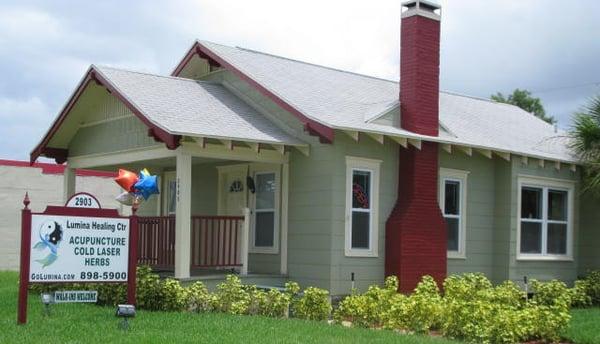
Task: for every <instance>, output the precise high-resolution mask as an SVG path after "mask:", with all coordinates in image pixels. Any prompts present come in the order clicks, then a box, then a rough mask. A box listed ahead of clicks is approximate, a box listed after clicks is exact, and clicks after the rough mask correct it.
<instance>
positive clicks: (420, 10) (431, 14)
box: [402, 0, 442, 20]
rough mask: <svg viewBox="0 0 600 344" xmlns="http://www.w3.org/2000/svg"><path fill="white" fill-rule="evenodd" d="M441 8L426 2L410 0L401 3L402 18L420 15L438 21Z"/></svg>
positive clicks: (426, 0) (425, 0) (424, 0)
mask: <svg viewBox="0 0 600 344" xmlns="http://www.w3.org/2000/svg"><path fill="white" fill-rule="evenodd" d="M441 11H442V7H441V6H440V5H438V4H436V3H433V2H431V1H428V0H410V1H405V2H403V3H402V18H406V17H411V16H414V15H420V16H423V17H427V18H430V19H434V20H440V17H441Z"/></svg>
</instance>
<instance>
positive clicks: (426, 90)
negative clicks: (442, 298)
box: [31, 0, 600, 295]
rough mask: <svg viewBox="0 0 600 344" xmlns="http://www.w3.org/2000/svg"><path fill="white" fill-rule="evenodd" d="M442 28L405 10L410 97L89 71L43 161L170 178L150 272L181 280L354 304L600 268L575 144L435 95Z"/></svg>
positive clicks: (226, 50)
mask: <svg viewBox="0 0 600 344" xmlns="http://www.w3.org/2000/svg"><path fill="white" fill-rule="evenodd" d="M439 10H440V7H439V6H438V5H435V4H432V3H430V2H428V1H424V0H411V1H408V2H406V3H404V5H403V12H402V24H401V26H402V27H401V39H402V40H401V61H400V65H401V68H400V70H401V72H400V74H401V75H400V76H401V77H400V82H399V83H398V82H396V81H391V80H383V79H379V78H374V77H370V76H365V75H360V74H356V73H350V72H346V71H341V70H337V69H333V68H328V67H324V66H318V65H314V64H310V63H305V62H301V61H296V60H292V59H289V58H284V57H280V56H273V55H270V54H266V53H262V52H257V51H252V50H248V49H243V48H239V47H229V46H223V45H219V44H216V43H212V42H205V41H196V42H194V44H193V45H192V47H191V48H190V49H189V51H188V52H187V53H186V54H185V56H184V57H183V59H182V60H181V62H180V63H179V64H178V65H177V66H176V67H175V69H174V70H173V72H172V73H171V75H170V76H163V75H152V74H147V73H139V72H133V71H127V70H121V69H116V68H112V67H101V66H94V65H93V66H91V67H90V68H89V70H88V71H87V73H86V74H85V75H84V77H83V79H82V80H81V82H80V83H79V86H78V87H77V89H76V91H75V92H74V93H73V95H72V96H71V98H70V99H69V100H68V102H67V104H66V105H65V107H64V109H63V110H62V111H61V112H60V114H59V115H58V117H57V119H56V120H55V121H54V123H53V124H52V126H51V127H50V128H49V130H48V132H47V134H46V135H45V136H44V137H43V139H42V140H41V142H40V143H39V144H38V145H37V147H35V149H34V150H33V152H32V153H31V161H32V162H34V161H36V159H37V158H38V157H40V156H45V157H48V158H54V159H55V161H56V162H57V163H64V162H67V163H68V167H67V171H69V170H72V169H74V168H86V169H96V170H106V171H115V169H116V168H118V167H123V168H129V169H140V168H143V167H147V168H149V169H150V170H151V171H152V173H159V174H160V175H161V178H162V195H161V197H155V198H153V199H151V200H150V201H148V202H146V203H143V204H142V205H141V207H140V210H139V215H141V216H143V218H142V220H141V223H142V229H141V232H140V236H141V241H142V243H141V246H140V247H141V250H140V262H144V263H149V264H152V265H154V266H155V267H157V268H161V269H165V270H167V271H173V273H174V276H175V277H176V278H179V279H183V280H187V279H189V278H201V277H202V276H205V277H206V278H208V276H214V274H216V273H217V274H218V273H219V272H224V271H229V270H228V269H236V270H237V271H239V272H240V273H241V274H242V275H243V276H245V277H248V278H250V277H252V278H254V279H252V281H254V282H256V283H271V284H275V283H282V281H283V280H285V279H291V280H295V281H298V282H300V283H301V284H303V285H313V286H318V287H322V288H326V289H328V290H330V292H331V294H332V295H342V294H347V293H349V291H350V288H351V285H352V280H354V283H355V285H356V286H357V287H358V288H359V289H364V288H365V287H366V286H368V285H370V284H375V283H381V282H382V281H383V279H384V276H386V275H391V274H394V275H397V276H398V277H399V279H400V285H401V289H402V290H403V291H410V290H412V288H414V286H415V285H416V283H417V282H418V280H419V279H420V278H421V276H422V275H425V274H429V275H432V276H434V277H435V278H436V279H437V280H438V281H439V280H441V279H442V278H444V277H445V276H446V275H447V274H450V273H461V272H468V271H473V272H483V273H485V274H486V275H487V276H489V277H490V278H491V279H492V280H493V281H494V282H501V281H503V280H507V279H510V280H515V281H521V280H522V279H523V277H524V276H528V277H530V278H538V279H544V280H546V279H552V278H558V279H562V280H565V281H568V282H570V281H573V280H574V279H575V278H576V277H577V276H578V274H581V273H583V272H585V271H586V270H587V269H589V268H598V267H599V266H600V254H599V253H598V250H597V249H595V247H597V246H598V243H599V241H600V231H599V228H598V223H600V222H599V221H600V215H599V214H598V213H599V212H598V211H596V210H595V209H596V208H597V206H598V204H599V203H598V200H594V199H591V198H589V197H588V196H586V195H582V194H581V185H580V180H581V168H580V163H579V161H578V159H577V157H575V156H574V155H573V154H572V152H571V151H570V150H569V146H568V139H567V138H565V134H564V133H563V132H562V131H560V130H558V129H557V128H555V127H554V126H552V125H550V124H547V123H545V122H543V121H542V120H540V119H538V118H536V117H534V116H532V115H530V114H529V113H526V112H525V111H523V110H521V109H519V108H517V107H514V106H511V105H506V104H500V103H496V102H493V101H490V100H487V99H479V98H475V97H470V96H463V95H459V94H455V93H450V92H440V91H439V56H440V54H439V50H440V15H439ZM73 176H74V174H73V173H70V172H69V173H65V180H66V181H65V183H64V185H65V186H66V188H67V189H66V190H65V193H66V194H72V193H73V192H74V191H75V190H74V189H73V188H72V185H73V183H71V182H70V180H71V179H72V178H73ZM257 281H258V282H257Z"/></svg>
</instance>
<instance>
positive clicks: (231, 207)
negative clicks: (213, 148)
mask: <svg viewBox="0 0 600 344" xmlns="http://www.w3.org/2000/svg"><path fill="white" fill-rule="evenodd" d="M218 169H219V200H218V202H219V206H218V213H219V215H223V216H242V215H243V209H244V208H245V207H247V204H248V202H247V199H248V196H247V195H248V191H247V185H246V177H247V176H248V165H245V164H244V165H227V166H219V167H218Z"/></svg>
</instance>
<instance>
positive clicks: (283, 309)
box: [258, 289, 291, 318]
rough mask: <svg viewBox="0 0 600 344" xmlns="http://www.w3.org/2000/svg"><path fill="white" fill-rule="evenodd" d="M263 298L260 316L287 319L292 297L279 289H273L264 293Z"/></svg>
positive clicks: (260, 305) (260, 304) (259, 308)
mask: <svg viewBox="0 0 600 344" xmlns="http://www.w3.org/2000/svg"><path fill="white" fill-rule="evenodd" d="M262 295H263V297H262V298H261V299H260V303H259V307H258V310H259V311H258V314H260V315H264V316H268V317H274V318H281V317H287V316H288V314H289V308H290V297H291V296H290V295H289V294H287V293H282V292H280V291H279V290H277V289H271V290H269V291H267V292H263V293H262Z"/></svg>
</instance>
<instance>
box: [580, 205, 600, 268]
mask: <svg viewBox="0 0 600 344" xmlns="http://www.w3.org/2000/svg"><path fill="white" fill-rule="evenodd" d="M579 224H580V227H579V228H580V229H581V230H580V235H579V257H580V259H579V275H585V273H586V272H588V271H589V270H600V197H598V196H593V195H590V194H585V195H583V196H582V198H581V209H580V222H579Z"/></svg>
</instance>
